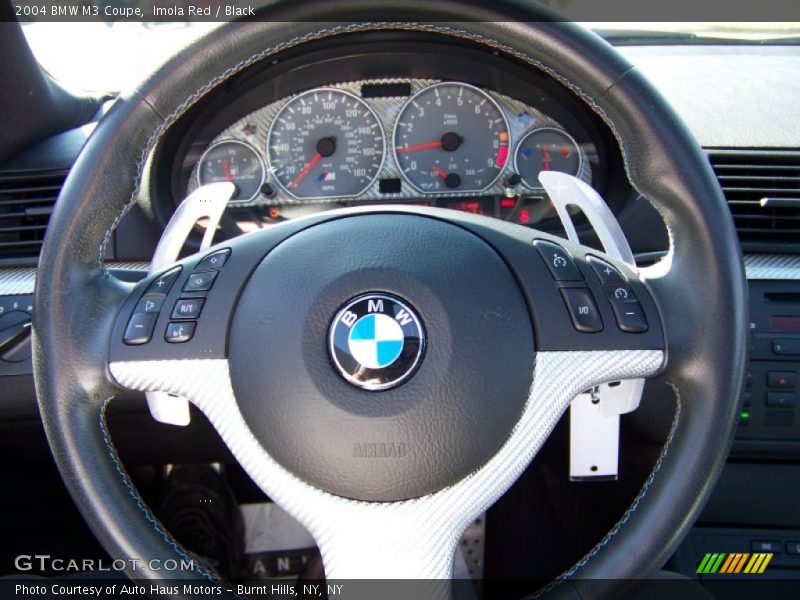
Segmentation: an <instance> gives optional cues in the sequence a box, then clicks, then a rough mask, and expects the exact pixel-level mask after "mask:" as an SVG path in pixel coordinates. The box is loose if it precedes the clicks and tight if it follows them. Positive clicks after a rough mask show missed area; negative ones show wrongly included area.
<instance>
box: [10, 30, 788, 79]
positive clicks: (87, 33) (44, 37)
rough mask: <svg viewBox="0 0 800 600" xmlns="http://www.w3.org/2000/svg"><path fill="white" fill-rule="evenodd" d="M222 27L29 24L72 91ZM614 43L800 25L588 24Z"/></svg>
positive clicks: (783, 33) (780, 34)
mask: <svg viewBox="0 0 800 600" xmlns="http://www.w3.org/2000/svg"><path fill="white" fill-rule="evenodd" d="M219 25H220V23H208V22H185V23H184V22H160V23H140V22H125V23H119V22H117V23H115V22H111V21H109V22H94V23H75V22H73V23H45V22H33V23H25V24H23V30H24V31H25V35H26V37H27V39H28V43H29V44H30V45H31V48H33V51H34V53H35V54H36V56H37V58H38V60H39V62H40V63H41V64H42V66H43V67H44V68H45V69H46V70H47V71H48V72H49V73H50V74H51V75H52V76H53V77H54V78H55V79H56V80H58V81H59V82H61V83H62V84H63V85H64V86H65V87H66V88H68V89H70V90H72V91H76V92H77V91H91V92H101V93H106V92H115V91H119V90H124V89H126V88H129V87H132V86H134V85H135V84H136V83H138V82H139V81H141V80H142V79H144V78H145V77H146V76H147V75H148V74H149V73H150V72H152V71H153V70H154V69H156V68H157V67H158V66H159V65H161V63H163V62H164V61H165V60H166V59H167V58H168V57H170V56H172V55H173V54H175V53H176V52H178V51H179V50H181V49H182V48H184V47H185V46H187V45H189V44H190V43H191V42H193V41H194V40H195V39H197V38H199V37H200V36H202V35H205V34H206V33H208V32H209V31H211V30H212V29H213V28H215V27H218V26H219ZM586 25H588V26H589V27H591V28H592V29H594V30H595V31H597V32H598V33H600V34H601V35H604V36H605V37H607V38H608V39H609V40H610V41H612V42H613V43H636V44H647V43H659V44H660V43H669V42H670V41H672V42H673V43H687V44H691V43H709V42H712V43H713V42H717V43H798V42H800V39H798V36H800V23H725V22H704V23H665V22H656V23H644V22H635V23H630V22H628V23H621V22H620V23H617V22H604V23H586Z"/></svg>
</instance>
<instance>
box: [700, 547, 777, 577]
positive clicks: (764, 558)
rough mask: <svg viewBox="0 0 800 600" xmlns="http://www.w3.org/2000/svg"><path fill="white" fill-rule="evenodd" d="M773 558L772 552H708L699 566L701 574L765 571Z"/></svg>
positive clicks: (750, 573)
mask: <svg viewBox="0 0 800 600" xmlns="http://www.w3.org/2000/svg"><path fill="white" fill-rule="evenodd" d="M771 560H772V552H755V553H753V554H751V553H749V552H731V553H726V552H719V553H717V552H708V553H706V555H705V556H704V557H703V560H701V561H700V564H699V565H698V566H697V571H696V572H697V573H699V574H700V575H713V574H725V575H736V574H739V573H744V574H748V575H755V574H757V573H763V572H764V571H765V570H766V568H767V565H768V564H769V562H770V561H771Z"/></svg>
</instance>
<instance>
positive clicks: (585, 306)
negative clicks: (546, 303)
mask: <svg viewBox="0 0 800 600" xmlns="http://www.w3.org/2000/svg"><path fill="white" fill-rule="evenodd" d="M561 295H562V296H563V297H564V303H565V304H566V305H567V311H569V316H570V318H571V319H572V324H573V325H574V326H575V329H577V330H578V331H582V332H583V333H597V332H598V331H603V319H602V318H601V317H600V311H598V310H597V304H595V301H594V298H593V297H592V292H590V291H589V290H588V289H587V288H562V289H561Z"/></svg>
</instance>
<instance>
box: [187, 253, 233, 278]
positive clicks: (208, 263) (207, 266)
mask: <svg viewBox="0 0 800 600" xmlns="http://www.w3.org/2000/svg"><path fill="white" fill-rule="evenodd" d="M230 255H231V249H230V248H225V249H223V250H217V251H216V252H212V253H211V254H209V255H208V256H206V257H205V258H204V259H203V260H201V261H200V262H199V263H197V266H196V267H195V268H194V270H195V272H197V271H211V270H213V269H219V268H221V267H222V265H224V264H225V261H227V260H228V257H229V256H230Z"/></svg>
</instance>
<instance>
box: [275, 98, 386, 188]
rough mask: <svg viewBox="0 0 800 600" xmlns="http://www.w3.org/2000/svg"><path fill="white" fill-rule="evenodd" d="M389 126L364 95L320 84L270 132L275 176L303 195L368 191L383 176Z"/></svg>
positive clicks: (283, 111)
mask: <svg viewBox="0 0 800 600" xmlns="http://www.w3.org/2000/svg"><path fill="white" fill-rule="evenodd" d="M384 145H385V141H384V137H383V129H382V128H381V126H380V123H379V122H378V118H377V116H375V113H374V112H373V111H372V109H371V108H370V107H369V106H368V105H367V104H366V103H365V102H364V101H363V100H361V99H360V98H358V97H357V96H355V95H353V94H350V93H349V92H344V91H342V90H336V89H328V88H324V89H316V90H310V91H308V92H304V93H302V94H300V95H298V96H295V97H294V98H293V99H292V100H290V101H289V102H288V103H287V104H286V105H284V107H283V108H282V109H281V110H280V112H278V114H277V115H276V116H275V119H274V120H273V122H272V126H271V127H270V130H269V134H268V135H267V160H268V162H269V166H270V170H271V171H273V172H274V174H275V180H276V181H277V182H278V184H279V185H280V186H281V187H283V189H284V190H286V191H287V192H289V193H290V194H291V195H292V196H294V197H295V198H299V199H312V198H342V197H352V196H358V195H359V194H361V193H363V192H364V191H365V190H366V189H367V188H368V187H369V186H370V185H371V184H372V182H374V181H375V178H376V177H377V176H378V171H379V170H380V168H381V165H382V163H383V156H384Z"/></svg>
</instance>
